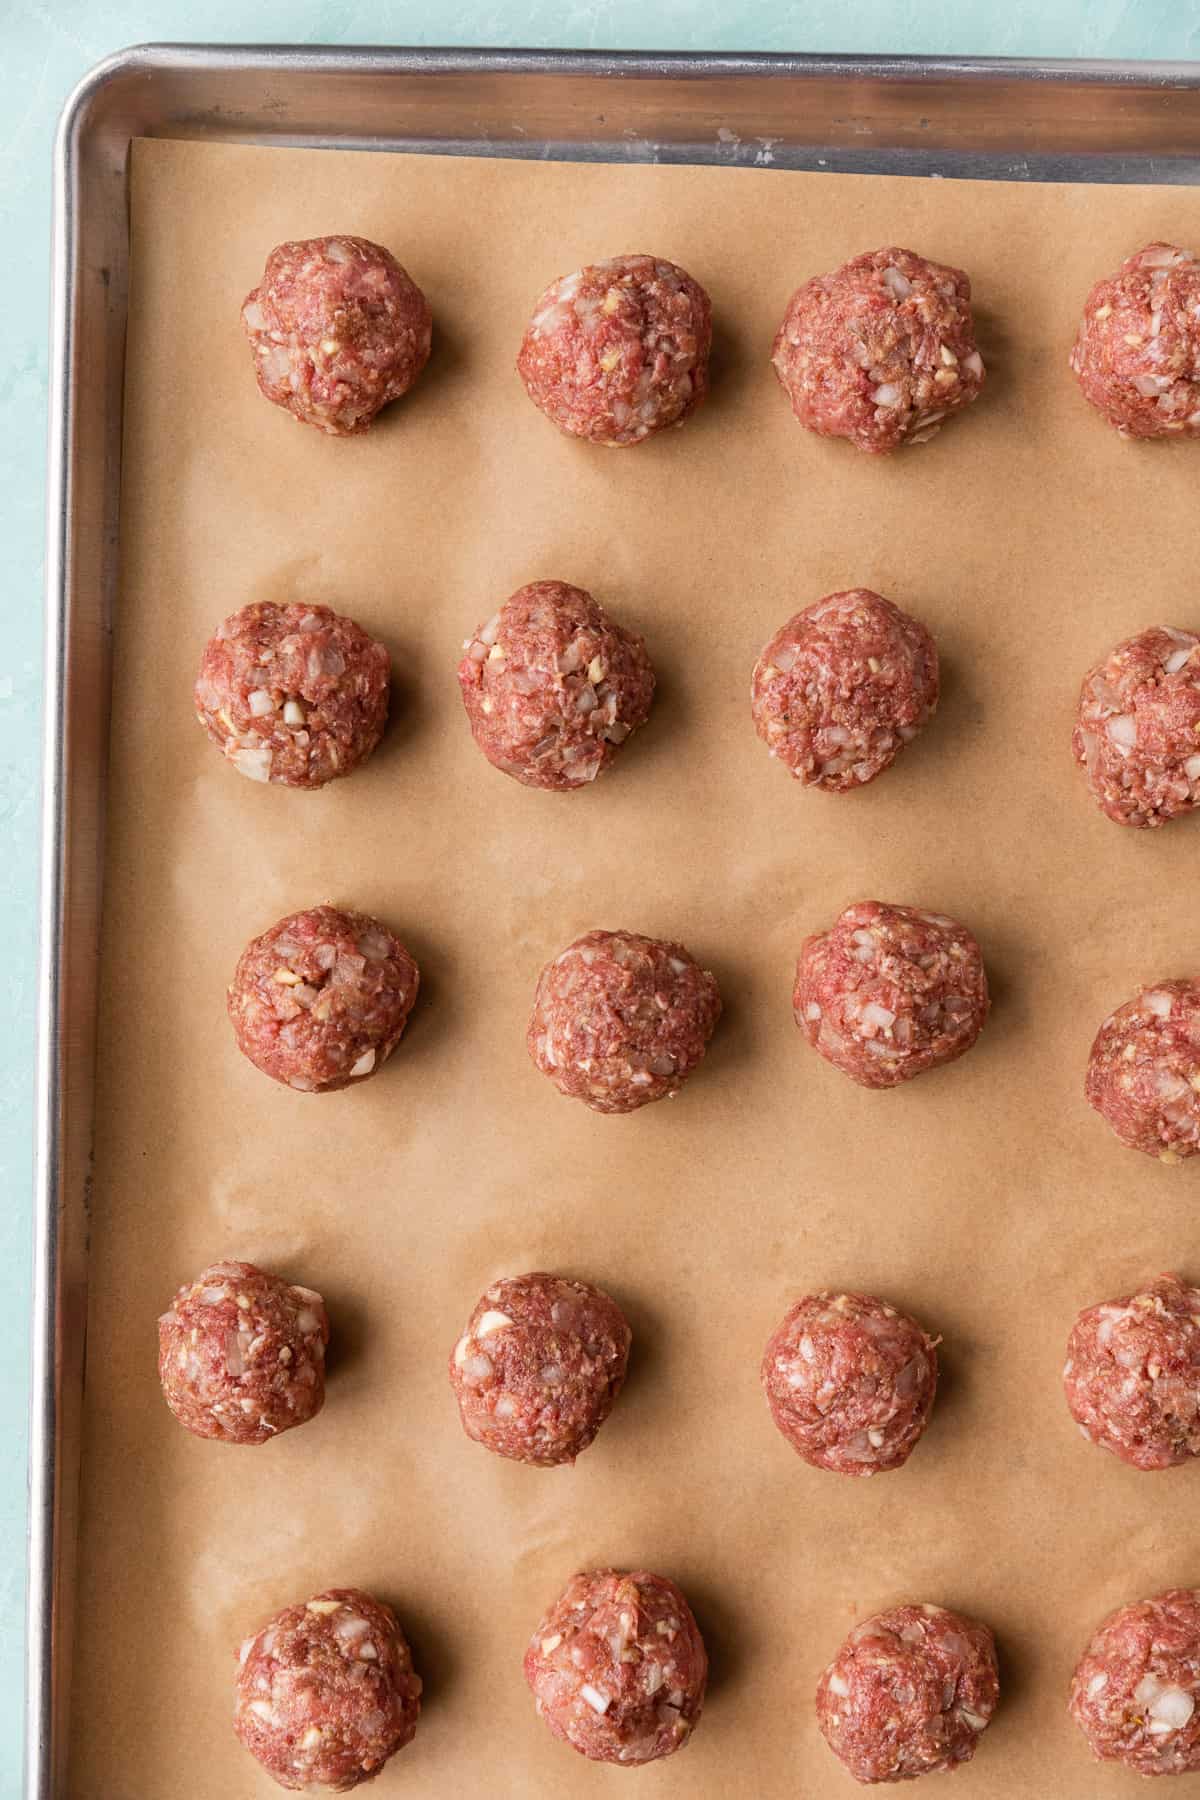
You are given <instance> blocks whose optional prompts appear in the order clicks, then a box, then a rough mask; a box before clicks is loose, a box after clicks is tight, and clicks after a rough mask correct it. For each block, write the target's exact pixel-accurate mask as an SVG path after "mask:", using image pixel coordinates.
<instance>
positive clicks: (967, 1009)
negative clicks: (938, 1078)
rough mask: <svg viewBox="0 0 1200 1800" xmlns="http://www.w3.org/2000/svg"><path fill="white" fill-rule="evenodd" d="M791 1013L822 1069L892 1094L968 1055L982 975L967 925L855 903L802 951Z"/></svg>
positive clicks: (978, 1027) (981, 1004) (978, 1022)
mask: <svg viewBox="0 0 1200 1800" xmlns="http://www.w3.org/2000/svg"><path fill="white" fill-rule="evenodd" d="M792 1006H793V1009H794V1011H795V1014H796V1023H797V1025H798V1026H799V1027H800V1029H801V1031H802V1032H803V1033H804V1035H805V1037H806V1038H807V1039H808V1041H809V1043H810V1044H811V1045H812V1047H813V1049H814V1050H818V1051H820V1053H821V1055H822V1056H823V1057H824V1058H825V1060H826V1061H827V1062H831V1063H832V1064H833V1065H834V1067H835V1068H837V1069H840V1070H841V1071H842V1073H843V1074H844V1075H849V1077H850V1079H851V1080H852V1081H857V1082H858V1083H859V1084H860V1086H862V1087H869V1088H886V1087H896V1086H897V1085H898V1084H899V1083H900V1082H902V1081H910V1080H911V1079H912V1077H913V1076H914V1075H921V1074H923V1073H924V1071H925V1070H926V1069H936V1068H938V1067H939V1066H940V1065H941V1064H942V1063H948V1062H953V1061H954V1059H955V1058H956V1057H958V1056H961V1055H962V1054H963V1052H964V1051H965V1050H969V1049H970V1048H971V1045H972V1044H973V1043H974V1042H975V1040H976V1038H977V1037H978V1036H979V1033H980V1032H981V1031H982V1029H983V1026H984V1022H985V1020H986V1019H987V1016H988V986H987V976H986V975H985V974H984V969H983V958H982V956H981V955H980V951H979V945H978V944H977V943H976V942H975V939H974V938H973V937H972V936H971V933H970V932H969V931H968V930H967V929H966V927H965V926H964V925H959V924H957V923H956V921H955V920H953V919H947V918H946V917H944V915H943V914H941V913H929V912H921V911H919V910H918V909H917V908H915V907H911V906H887V905H885V904H884V903H883V902H881V901H879V900H861V901H859V903H858V904H857V905H855V906H848V907H847V908H846V910H845V912H844V913H843V914H842V916H841V918H840V919H838V920H837V921H836V923H835V924H834V925H832V926H831V927H830V929H829V930H828V931H821V932H818V933H817V934H816V935H815V936H814V937H810V938H809V939H808V940H807V941H806V943H805V944H804V945H803V947H802V949H801V951H800V959H799V962H798V963H797V965H796V985H795V989H794V990H793V994H792Z"/></svg>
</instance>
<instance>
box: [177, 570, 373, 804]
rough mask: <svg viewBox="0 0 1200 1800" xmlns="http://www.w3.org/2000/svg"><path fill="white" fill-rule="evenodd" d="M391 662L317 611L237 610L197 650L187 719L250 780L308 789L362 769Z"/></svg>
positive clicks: (349, 622) (347, 624) (358, 633)
mask: <svg viewBox="0 0 1200 1800" xmlns="http://www.w3.org/2000/svg"><path fill="white" fill-rule="evenodd" d="M390 678H391V659H390V657H389V656H388V653H387V651H386V650H385V649H384V647H383V645H382V644H380V643H377V642H376V640H375V639H374V638H372V637H368V636H367V634H366V632H365V631H364V630H363V629H362V627H361V626H359V625H356V624H355V623H354V620H353V619H343V618H342V617H341V616H340V615H339V614H338V613H335V612H331V611H330V609H329V608H328V607H327V606H300V605H296V604H290V605H286V606H275V605H273V604H272V603H271V602H270V601H267V602H264V603H263V604H262V605H257V606H244V607H243V608H242V610H241V612H236V613H231V614H230V616H229V618H227V619H226V620H225V621H224V623H223V624H221V625H219V626H218V627H217V632H216V636H215V637H213V638H210V640H209V642H208V643H207V644H206V645H205V649H204V655H203V656H202V658H201V659H200V674H199V675H198V677H197V679H196V688H195V700H196V717H197V718H198V719H199V721H200V723H201V724H202V725H203V727H204V729H205V731H207V733H208V735H209V737H210V738H211V739H212V741H213V743H214V744H216V746H217V748H218V749H219V750H221V751H223V752H224V754H225V756H226V757H227V758H228V759H229V761H230V762H231V763H232V764H233V766H234V768H235V769H237V770H238V772H239V774H242V775H248V776H249V777H250V779H251V781H278V782H281V783H282V784H283V786H284V787H298V788H318V787H324V785H325V783H326V782H327V781H333V780H334V779H335V778H336V777H337V776H339V775H349V774H350V772H351V771H352V770H353V769H357V767H358V766H359V764H360V763H364V762H366V760H367V758H368V756H370V754H371V752H372V750H373V749H374V748H375V746H376V744H377V743H378V742H379V740H380V738H381V737H382V736H383V728H384V725H385V724H386V723H387V711H388V683H389V680H390Z"/></svg>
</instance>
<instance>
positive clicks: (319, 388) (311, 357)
mask: <svg viewBox="0 0 1200 1800" xmlns="http://www.w3.org/2000/svg"><path fill="white" fill-rule="evenodd" d="M242 326H243V328H244V330H245V333H246V336H247V337H248V338H249V340H250V345H251V348H252V349H253V351H254V372H255V375H256V376H257V377H258V385H259V388H260V389H261V391H262V392H263V393H264V394H265V395H266V397H267V399H268V400H271V401H273V402H274V404H275V405H276V406H282V407H284V408H285V409H286V410H287V411H288V412H290V413H291V414H292V417H293V418H295V419H297V420H298V421H299V422H300V423H301V424H302V425H315V426H316V428H317V430H318V431H324V432H326V433H327V434H328V436H330V437H349V436H350V435H351V434H352V433H354V432H358V431H365V430H366V429H367V427H368V426H369V425H370V423H371V421H372V419H373V418H374V417H375V415H376V413H377V412H379V410H380V409H381V408H382V407H384V406H387V405H388V404H389V403H390V402H391V401H393V400H398V399H399V398H400V396H401V394H406V393H407V392H408V390H409V388H410V387H411V386H412V384H413V382H414V381H415V380H416V379H417V376H418V375H419V374H420V373H421V370H422V369H423V368H424V367H425V364H426V363H427V362H428V360H429V346H430V342H431V340H432V336H433V315H432V314H431V313H430V310H429V302H428V301H427V300H426V298H425V296H424V294H423V293H422V292H421V290H420V288H419V287H418V286H417V284H416V282H415V281H413V280H412V278H411V276H409V275H408V274H407V273H406V271H405V270H404V269H402V268H401V267H400V264H399V263H398V262H397V261H396V259H395V257H394V256H393V255H392V254H391V252H390V251H389V250H384V249H383V248H382V247H381V246H380V245H379V244H372V243H370V242H369V240H368V239H367V238H360V237H342V236H339V237H319V238H307V239H305V240H304V241H303V242H302V243H291V244H279V245H278V246H277V247H276V248H275V249H274V250H272V252H271V254H270V256H268V258H267V266H266V268H265V269H264V270H263V278H262V280H261V281H260V282H259V284H258V286H257V287H256V288H254V289H252V290H251V292H250V293H249V294H247V296H246V298H245V300H244V302H243V303H242Z"/></svg>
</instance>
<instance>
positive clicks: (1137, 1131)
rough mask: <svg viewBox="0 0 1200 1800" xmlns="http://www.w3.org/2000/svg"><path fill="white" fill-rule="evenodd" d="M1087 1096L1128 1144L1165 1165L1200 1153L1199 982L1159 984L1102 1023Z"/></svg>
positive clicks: (1091, 1061)
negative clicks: (1198, 1151) (1199, 1151)
mask: <svg viewBox="0 0 1200 1800" xmlns="http://www.w3.org/2000/svg"><path fill="white" fill-rule="evenodd" d="M1084 1093H1085V1094H1086V1095H1087V1098H1088V1100H1089V1102H1090V1103H1091V1105H1093V1106H1094V1107H1095V1108H1096V1111H1097V1112H1098V1113H1101V1114H1102V1115H1103V1116H1104V1118H1105V1119H1107V1121H1108V1123H1109V1124H1110V1125H1111V1126H1112V1128H1113V1130H1114V1131H1115V1132H1116V1134H1117V1136H1118V1137H1119V1138H1120V1140H1121V1142H1122V1143H1123V1144H1128V1145H1129V1147H1130V1149H1131V1150H1142V1151H1144V1152H1145V1154H1146V1155H1147V1156H1156V1157H1157V1158H1158V1160H1159V1162H1162V1163H1178V1162H1180V1161H1181V1160H1182V1159H1183V1157H1185V1156H1195V1154H1196V1152H1197V1150H1200V982H1197V981H1188V980H1185V979H1180V980H1178V981H1157V982H1155V984H1154V986H1153V987H1148V988H1142V989H1141V991H1140V992H1139V993H1138V994H1135V996H1134V998H1133V999H1132V1000H1127V1001H1126V1002H1125V1004H1124V1006H1118V1008H1117V1010H1116V1012H1115V1013H1112V1014H1110V1015H1109V1017H1108V1018H1107V1019H1105V1021H1104V1023H1103V1025H1102V1026H1101V1027H1100V1029H1099V1031H1098V1032H1097V1033H1096V1041H1095V1043H1094V1044H1093V1045H1092V1053H1091V1056H1090V1057H1089V1058H1088V1067H1087V1078H1086V1080H1085V1082H1084Z"/></svg>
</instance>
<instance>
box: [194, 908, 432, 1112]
mask: <svg viewBox="0 0 1200 1800" xmlns="http://www.w3.org/2000/svg"><path fill="white" fill-rule="evenodd" d="M419 981H420V975H419V973H418V970H417V965H416V963H415V962H414V961H413V959H412V957H411V956H410V955H409V954H408V951H407V950H406V949H405V948H404V945H403V944H402V943H401V942H400V941H399V939H398V938H395V937H393V936H392V934H391V932H390V931H389V930H388V929H387V926H386V925H381V924H380V923H379V920H378V919H372V918H369V917H368V916H367V914H366V913H359V912H341V911H339V910H338V908H337V907H333V906H314V907H312V908H310V910H309V911H308V912H298V913H291V914H289V916H288V917H287V918H286V919H280V921H279V923H278V924H277V925H272V927H271V929H270V931H264V932H263V934H262V936H261V937H256V938H254V939H253V940H252V941H251V942H250V943H249V944H248V945H247V946H246V948H245V950H243V952H242V955H241V959H240V961H239V962H238V966H237V969H236V971H235V972H234V977H233V984H232V986H231V987H230V989H229V1017H230V1019H231V1020H232V1021H233V1032H234V1036H235V1037H236V1039H237V1045H238V1049H239V1050H240V1051H241V1052H242V1054H243V1055H244V1056H248V1057H249V1058H250V1061H251V1062H252V1063H253V1064H254V1066H255V1068H256V1069H261V1070H262V1072H263V1074H264V1075H269V1076H270V1077H271V1079H272V1080H273V1081H281V1082H283V1083H284V1084H285V1086H287V1087H290V1088H296V1089H297V1090H298V1091H299V1092H300V1093H302V1094H322V1093H328V1092H330V1091H331V1090H332V1089H334V1088H343V1087H347V1086H349V1084H350V1082H352V1081H361V1080H362V1079H363V1078H364V1077H365V1076H367V1075H370V1074H373V1073H374V1071H375V1070H376V1069H378V1068H380V1067H382V1065H383V1064H384V1063H385V1062H386V1061H387V1059H388V1057H389V1056H390V1055H391V1054H392V1051H393V1050H394V1049H395V1048H396V1045H397V1044H398V1043H399V1042H400V1038H401V1035H402V1034H403V1031H404V1027H405V1025H407V1023H408V1015H409V1013H410V1012H411V1011H412V1008H413V1002H414V1001H415V1000H416V997H417V986H418V983H419Z"/></svg>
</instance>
